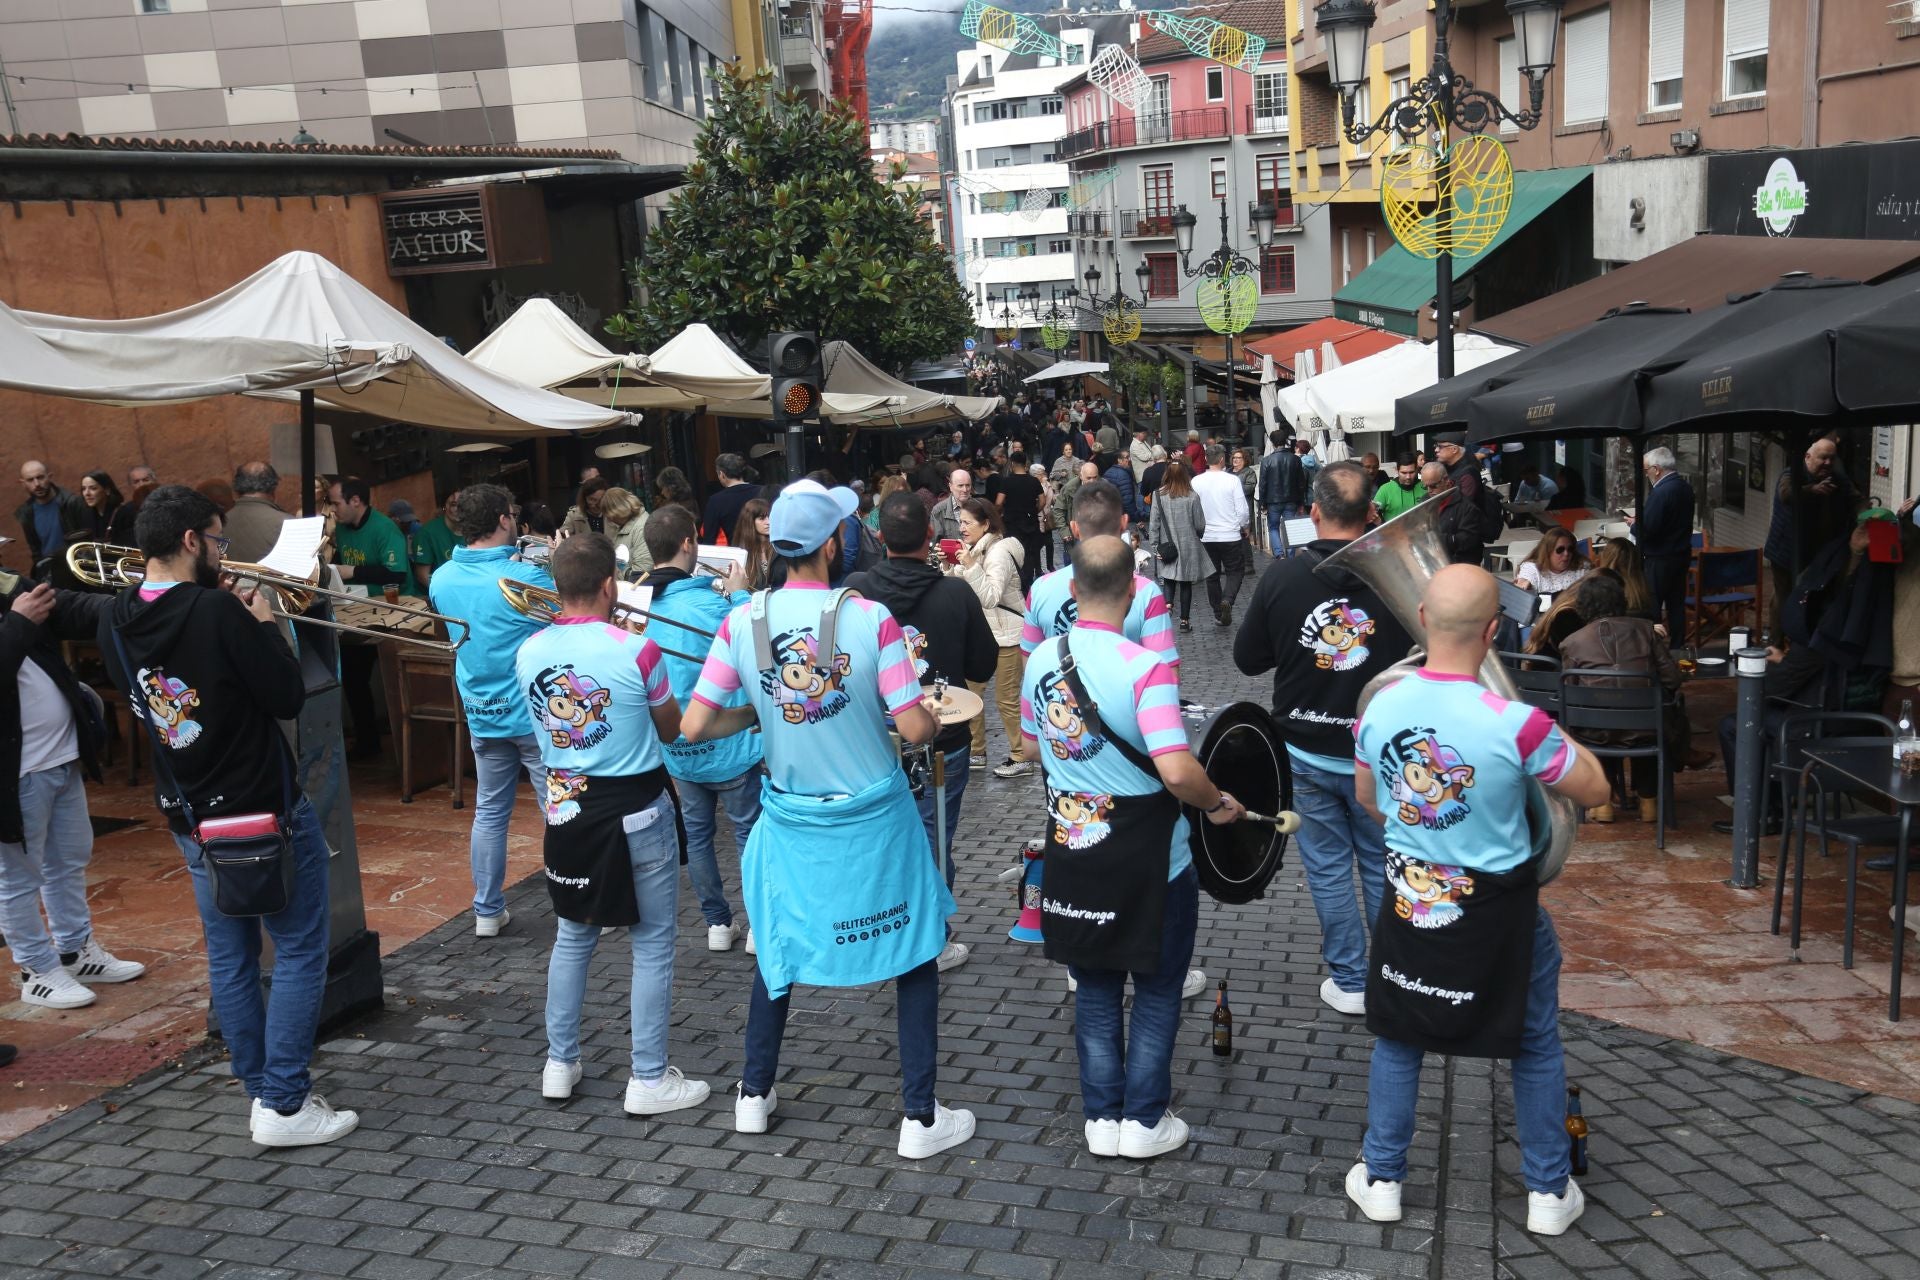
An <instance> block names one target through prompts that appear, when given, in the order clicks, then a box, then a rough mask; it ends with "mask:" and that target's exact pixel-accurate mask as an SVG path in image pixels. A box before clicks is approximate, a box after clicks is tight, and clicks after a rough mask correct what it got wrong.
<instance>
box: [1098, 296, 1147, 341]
mask: <svg viewBox="0 0 1920 1280" xmlns="http://www.w3.org/2000/svg"><path fill="white" fill-rule="evenodd" d="M1100 328H1101V330H1102V331H1103V332H1104V333H1105V334H1106V335H1107V341H1108V342H1111V343H1113V344H1114V345H1115V346H1119V345H1121V344H1123V343H1128V342H1132V341H1133V340H1134V339H1136V338H1138V337H1139V336H1140V304H1139V303H1137V302H1135V301H1134V300H1133V299H1132V298H1129V297H1127V296H1126V295H1125V294H1121V295H1120V296H1119V297H1117V298H1115V299H1113V300H1112V301H1110V302H1108V303H1107V305H1106V306H1104V307H1102V308H1101V309H1100Z"/></svg>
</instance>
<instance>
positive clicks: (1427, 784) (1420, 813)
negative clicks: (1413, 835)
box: [1380, 729, 1473, 831]
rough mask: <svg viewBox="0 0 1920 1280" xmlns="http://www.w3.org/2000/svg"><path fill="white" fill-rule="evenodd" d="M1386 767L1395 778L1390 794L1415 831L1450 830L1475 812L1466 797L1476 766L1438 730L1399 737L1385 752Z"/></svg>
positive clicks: (1408, 732) (1402, 733)
mask: <svg viewBox="0 0 1920 1280" xmlns="http://www.w3.org/2000/svg"><path fill="white" fill-rule="evenodd" d="M1380 767H1381V768H1382V769H1383V770H1385V771H1386V774H1387V776H1388V778H1390V779H1391V781H1390V782H1389V784H1388V791H1389V793H1390V794H1391V795H1392V796H1393V799H1394V801H1395V802H1396V803H1397V804H1398V805H1399V806H1400V809H1399V817H1400V821H1401V822H1403V823H1405V824H1406V825H1407V826H1409V827H1425V828H1427V829H1428V830H1430V831H1444V830H1446V829H1447V828H1448V827H1451V826H1452V825H1454V824H1455V823H1456V822H1459V821H1461V820H1462V819H1464V818H1465V817H1466V816H1467V815H1468V814H1469V813H1472V812H1473V810H1472V808H1471V807H1470V806H1469V805H1468V804H1467V802H1466V799H1465V796H1466V792H1467V789H1468V788H1470V787H1471V786H1473V766H1472V765H1470V764H1467V763H1466V762H1465V761H1464V760H1463V759H1461V756H1460V753H1459V752H1458V751H1455V750H1454V749H1453V748H1452V747H1449V746H1447V745H1445V744H1444V743H1442V742H1441V741H1440V739H1439V737H1438V736H1437V735H1436V733H1435V731H1434V730H1432V729H1402V730H1401V731H1400V732H1399V733H1396V734H1395V735H1393V740H1392V741H1391V742H1389V743H1388V744H1387V747H1386V750H1384V751H1382V752H1381V753H1380Z"/></svg>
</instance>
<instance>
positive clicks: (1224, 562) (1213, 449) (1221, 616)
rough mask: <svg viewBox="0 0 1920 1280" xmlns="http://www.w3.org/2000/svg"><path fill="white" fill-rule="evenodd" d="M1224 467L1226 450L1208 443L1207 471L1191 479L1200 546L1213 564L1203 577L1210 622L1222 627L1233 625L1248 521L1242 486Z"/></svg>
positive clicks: (1225, 464) (1249, 520) (1243, 567)
mask: <svg viewBox="0 0 1920 1280" xmlns="http://www.w3.org/2000/svg"><path fill="white" fill-rule="evenodd" d="M1226 468H1227V451H1226V450H1225V449H1224V448H1222V447H1221V446H1220V445H1217V444H1210V445H1208V446H1207V469H1206V471H1205V472H1204V473H1203V474H1201V475H1197V476H1195V477H1194V478H1193V496H1194V497H1196V498H1198V499H1200V513H1201V515H1203V516H1204V517H1206V522H1207V523H1206V528H1205V529H1203V530H1201V533H1200V544H1201V545H1202V546H1204V547H1205V548H1206V549H1207V559H1208V560H1209V561H1211V562H1212V563H1213V572H1212V573H1211V574H1209V575H1208V577H1207V603H1208V604H1210V605H1212V606H1213V619H1214V621H1215V622H1216V623H1218V624H1219V625H1220V626H1223V627H1229V626H1232V625H1233V602H1234V601H1235V600H1236V599H1237V598H1238V597H1239V595H1240V579H1241V578H1243V577H1244V576H1246V572H1247V526H1248V524H1249V523H1250V522H1251V520H1252V517H1251V516H1250V515H1249V514H1248V511H1247V490H1246V487H1245V486H1244V485H1242V484H1241V483H1240V477H1239V476H1236V475H1229V474H1228V472H1227V469H1226Z"/></svg>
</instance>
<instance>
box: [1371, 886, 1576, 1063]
mask: <svg viewBox="0 0 1920 1280" xmlns="http://www.w3.org/2000/svg"><path fill="white" fill-rule="evenodd" d="M1539 870H1540V859H1538V858H1534V859H1533V860H1531V861H1529V862H1527V863H1525V864H1524V865H1522V866H1520V867H1517V868H1515V869H1514V870H1512V871H1507V872H1492V871H1475V870H1472V869H1470V868H1466V867H1449V866H1441V865H1438V864H1434V863H1426V862H1422V861H1420V860H1419V859H1417V858H1409V857H1407V856H1406V855H1404V854H1401V853H1399V852H1398V851H1396V850H1394V849H1392V848H1389V849H1388V850H1387V894H1386V897H1385V898H1383V899H1382V901H1381V903H1380V916H1379V919H1377V920H1376V921H1374V926H1373V951H1372V957H1371V963H1370V964H1369V965H1368V968H1367V1030H1368V1031H1371V1032H1372V1033H1373V1034H1375V1035H1377V1036H1382V1037H1384V1038H1386V1039H1388V1040H1399V1041H1401V1042H1403V1043H1406V1044H1411V1045H1417V1046H1419V1047H1420V1048H1421V1049H1424V1050H1426V1051H1427V1052H1429V1053H1444V1054H1450V1055H1453V1056H1454V1057H1461V1058H1511V1057H1513V1056H1514V1054H1515V1053H1516V1052H1518V1051H1519V1048H1520V1040H1521V1035H1522V1032H1523V1031H1524V1029H1525V1024H1526V1018H1527V994H1528V990H1529V988H1530V987H1531V986H1532V979H1533V937H1534V930H1535V928H1536V918H1537V917H1538V915H1539V911H1540V882H1539Z"/></svg>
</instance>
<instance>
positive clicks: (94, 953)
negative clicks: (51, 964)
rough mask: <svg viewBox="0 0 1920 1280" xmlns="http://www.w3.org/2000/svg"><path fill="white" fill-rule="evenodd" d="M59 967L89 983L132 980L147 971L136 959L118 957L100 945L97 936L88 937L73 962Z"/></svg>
mask: <svg viewBox="0 0 1920 1280" xmlns="http://www.w3.org/2000/svg"><path fill="white" fill-rule="evenodd" d="M60 967H61V968H63V969H65V970H66V971H67V972H68V973H70V974H72V975H73V976H74V977H76V978H78V979H79V980H80V981H82V982H85V983H89V984H91V983H95V982H132V981H133V980H134V979H135V978H137V977H139V976H140V975H141V974H143V973H145V972H146V971H147V966H145V965H144V964H141V963H140V962H139V961H138V960H122V959H120V958H119V957H118V956H116V955H114V954H113V952H111V951H109V950H107V949H106V948H105V947H103V946H101V945H100V942H99V939H97V938H88V939H87V945H86V946H84V947H81V948H80V954H79V955H77V956H75V957H74V958H73V963H72V964H63V965H61V966H60Z"/></svg>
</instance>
